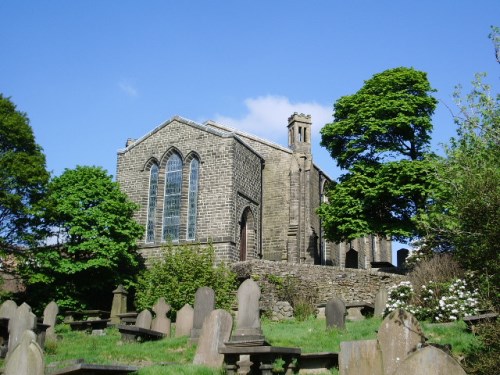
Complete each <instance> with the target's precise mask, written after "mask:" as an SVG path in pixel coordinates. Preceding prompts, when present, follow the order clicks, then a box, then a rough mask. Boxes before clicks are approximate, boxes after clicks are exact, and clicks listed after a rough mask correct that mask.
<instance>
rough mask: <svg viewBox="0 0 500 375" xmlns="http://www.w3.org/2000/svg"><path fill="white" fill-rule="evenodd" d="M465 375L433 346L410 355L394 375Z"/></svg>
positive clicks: (456, 364) (452, 360) (453, 360)
mask: <svg viewBox="0 0 500 375" xmlns="http://www.w3.org/2000/svg"><path fill="white" fill-rule="evenodd" d="M447 374H453V375H466V373H465V371H464V369H463V368H462V367H461V366H460V364H459V363H458V362H457V361H456V360H455V359H454V358H453V357H451V356H450V355H448V354H446V353H445V352H444V351H442V350H441V349H438V348H436V347H434V346H426V347H424V348H422V349H420V350H417V351H416V352H415V353H412V354H410V355H409V356H408V357H407V358H406V359H405V360H404V361H403V362H402V363H401V364H400V365H399V366H398V368H397V370H396V372H395V373H394V375H447Z"/></svg>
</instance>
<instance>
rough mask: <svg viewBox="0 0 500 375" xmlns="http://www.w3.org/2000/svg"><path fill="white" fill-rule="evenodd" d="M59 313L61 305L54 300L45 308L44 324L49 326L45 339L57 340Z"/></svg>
mask: <svg viewBox="0 0 500 375" xmlns="http://www.w3.org/2000/svg"><path fill="white" fill-rule="evenodd" d="M58 313H59V306H57V303H55V302H54V301H52V302H50V303H49V304H48V305H47V306H46V307H45V310H43V324H47V325H48V326H49V327H48V328H47V329H46V330H45V339H46V340H51V341H55V340H57V336H56V332H55V327H56V321H57V314H58Z"/></svg>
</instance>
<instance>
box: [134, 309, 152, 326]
mask: <svg viewBox="0 0 500 375" xmlns="http://www.w3.org/2000/svg"><path fill="white" fill-rule="evenodd" d="M152 321H153V315H152V314H151V311H149V310H147V309H146V310H142V311H141V312H140V313H139V315H137V319H136V321H135V326H136V327H139V328H145V329H151V322H152Z"/></svg>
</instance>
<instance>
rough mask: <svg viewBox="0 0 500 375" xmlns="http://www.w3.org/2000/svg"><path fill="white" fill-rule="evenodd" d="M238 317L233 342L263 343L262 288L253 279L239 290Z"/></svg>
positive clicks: (244, 283) (246, 281)
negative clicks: (261, 321) (260, 303)
mask: <svg viewBox="0 0 500 375" xmlns="http://www.w3.org/2000/svg"><path fill="white" fill-rule="evenodd" d="M237 297H238V317H237V319H236V330H235V332H234V334H233V336H232V337H231V341H254V342H258V341H262V342H264V336H263V335H262V329H261V328H260V311H259V300H260V288H259V285H257V283H256V282H255V281H253V280H252V279H247V280H245V281H244V282H243V283H242V284H241V285H240V287H239V288H238V294H237Z"/></svg>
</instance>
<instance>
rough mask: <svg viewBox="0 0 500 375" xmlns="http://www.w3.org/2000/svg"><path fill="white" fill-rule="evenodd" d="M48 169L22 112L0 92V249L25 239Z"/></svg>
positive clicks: (42, 190) (47, 176)
mask: <svg viewBox="0 0 500 375" xmlns="http://www.w3.org/2000/svg"><path fill="white" fill-rule="evenodd" d="M48 180H49V173H48V172H47V170H46V169H45V155H44V154H43V151H42V148H41V147H40V146H39V145H38V144H37V143H36V141H35V136H34V134H33V129H32V128H31V126H30V124H29V119H28V117H27V116H26V114H25V113H23V112H20V111H19V110H17V109H16V106H15V104H14V103H12V101H11V100H10V99H9V98H6V97H4V96H3V95H2V94H0V249H2V250H9V249H10V250H12V249H13V246H14V245H19V244H23V243H26V242H27V241H28V239H29V236H28V235H29V234H31V233H32V232H31V230H30V227H31V225H32V224H33V221H32V219H33V216H32V212H31V209H32V207H33V205H34V204H35V203H36V202H38V201H39V200H40V199H41V198H42V197H43V194H44V192H45V187H46V184H47V182H48Z"/></svg>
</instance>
